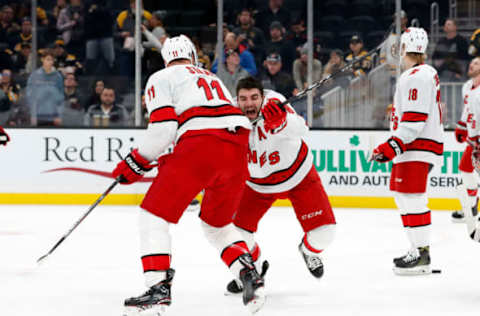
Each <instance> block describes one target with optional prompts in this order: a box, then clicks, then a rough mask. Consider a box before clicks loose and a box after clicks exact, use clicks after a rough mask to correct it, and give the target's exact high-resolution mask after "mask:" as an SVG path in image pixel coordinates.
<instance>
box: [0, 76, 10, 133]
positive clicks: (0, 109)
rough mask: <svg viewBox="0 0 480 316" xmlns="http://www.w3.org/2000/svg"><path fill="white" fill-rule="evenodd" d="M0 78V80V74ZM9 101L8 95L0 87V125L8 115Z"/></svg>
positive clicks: (6, 119) (5, 120)
mask: <svg viewBox="0 0 480 316" xmlns="http://www.w3.org/2000/svg"><path fill="white" fill-rule="evenodd" d="M0 80H2V78H1V75H0ZM10 109H11V102H10V100H9V99H8V95H7V94H6V93H5V92H4V91H3V90H1V89H0V126H1V125H5V123H7V121H8V118H9V116H10Z"/></svg>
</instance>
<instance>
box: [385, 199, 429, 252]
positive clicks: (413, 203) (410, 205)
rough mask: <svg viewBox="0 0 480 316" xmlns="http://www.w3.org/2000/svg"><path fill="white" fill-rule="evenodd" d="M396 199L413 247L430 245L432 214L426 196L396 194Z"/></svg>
mask: <svg viewBox="0 0 480 316" xmlns="http://www.w3.org/2000/svg"><path fill="white" fill-rule="evenodd" d="M394 197H395V203H396V204H397V207H398V209H399V211H400V214H401V216H402V221H403V226H404V229H405V232H406V234H407V237H408V240H409V241H410V244H411V245H412V247H413V248H418V247H425V246H428V245H430V230H431V214H430V211H429V209H428V207H427V202H428V199H427V196H426V194H425V193H418V194H417V193H414V194H412V193H409V194H407V193H398V192H395V195H394Z"/></svg>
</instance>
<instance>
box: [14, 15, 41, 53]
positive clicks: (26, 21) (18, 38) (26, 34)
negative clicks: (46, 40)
mask: <svg viewBox="0 0 480 316" xmlns="http://www.w3.org/2000/svg"><path fill="white" fill-rule="evenodd" d="M38 39H39V38H38V37H37V40H38ZM22 43H32V21H30V18H27V17H25V18H23V19H22V26H21V30H20V32H15V33H14V34H12V35H11V36H10V39H9V44H10V48H11V49H12V50H14V51H15V52H19V51H20V46H21V44H22ZM37 43H38V44H39V46H38V47H42V44H43V41H42V40H41V38H40V40H39V41H38V42H37Z"/></svg>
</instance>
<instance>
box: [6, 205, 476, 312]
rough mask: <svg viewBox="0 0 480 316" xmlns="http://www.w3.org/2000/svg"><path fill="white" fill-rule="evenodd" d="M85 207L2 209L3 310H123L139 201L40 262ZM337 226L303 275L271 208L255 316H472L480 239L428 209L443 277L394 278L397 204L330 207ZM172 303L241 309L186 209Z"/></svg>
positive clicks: (102, 213) (287, 224) (137, 281)
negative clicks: (319, 259) (318, 274)
mask: <svg viewBox="0 0 480 316" xmlns="http://www.w3.org/2000/svg"><path fill="white" fill-rule="evenodd" d="M86 208H87V207H86V206H73V207H72V206H5V205H4V206H0V315H2V316H87V315H88V316H91V315H93V316H96V315H99V316H100V315H101V316H109V315H112V316H120V315H121V311H122V303H123V300H124V299H125V298H127V297H130V296H136V295H139V294H141V293H143V292H144V291H145V288H144V285H143V278H142V271H141V265H140V261H139V251H138V236H137V208H135V207H118V206H100V207H98V209H95V210H94V212H93V213H91V214H90V216H89V217H87V219H86V220H85V222H83V223H82V224H81V225H80V226H79V228H78V229H77V230H75V231H74V232H73V233H72V235H70V237H69V238H68V239H67V240H66V241H65V242H64V243H63V244H62V245H60V247H59V248H58V249H57V250H56V251H55V252H54V253H53V254H52V255H51V256H49V257H48V259H47V262H46V263H45V264H44V265H43V266H42V267H40V268H37V267H36V264H35V262H36V259H37V258H38V257H39V256H41V255H42V254H44V253H45V252H46V251H48V250H49V249H50V247H51V246H53V244H54V243H55V242H56V241H57V240H58V239H59V238H60V237H61V236H62V235H63V234H64V233H65V232H66V231H67V230H68V229H69V228H70V227H71V226H72V225H73V223H74V222H75V221H76V220H77V219H78V218H79V217H80V216H81V215H82V214H83V213H84V212H85V211H86ZM335 211H336V217H337V221H338V231H337V236H336V240H335V242H334V243H333V244H332V245H331V247H330V248H329V249H328V250H327V251H325V253H324V258H325V260H324V261H325V275H324V277H323V278H322V279H321V280H320V281H317V280H315V279H314V278H313V277H311V276H310V274H309V272H308V271H307V269H306V267H305V264H304V262H303V259H302V258H301V257H300V254H299V253H298V251H297V245H298V243H299V240H300V238H301V235H302V232H301V229H300V225H299V224H298V223H297V221H296V219H295V217H294V215H293V212H292V210H291V209H290V208H273V209H272V210H270V212H269V213H268V214H267V215H266V216H265V218H264V219H263V220H262V222H261V224H260V227H259V233H258V238H257V239H258V241H259V243H260V246H261V248H262V251H263V255H264V258H265V259H268V260H269V262H270V266H271V267H270V270H269V271H268V273H267V276H266V286H267V291H268V298H267V302H266V304H265V306H264V308H263V310H262V311H261V312H260V313H258V314H257V315H259V316H267V315H268V316H283V315H285V316H293V315H295V316H296V315H326V316H330V315H332V316H337V315H338V316H340V315H368V316H376V315H382V316H384V315H402V316H403V315H409V316H411V315H419V316H420V315H421V316H425V315H435V316H437V315H462V316H463V315H478V314H479V312H480V286H479V284H480V283H479V273H478V271H479V268H480V244H476V243H474V242H473V241H471V240H469V239H468V238H467V234H466V228H465V225H463V224H453V223H451V222H450V212H434V213H433V235H432V237H433V242H432V245H431V255H432V266H433V268H435V269H442V274H433V275H428V276H416V277H400V276H395V275H394V274H393V272H392V258H393V257H395V256H398V255H403V254H404V252H405V251H406V250H407V248H408V243H407V240H406V237H405V236H404V233H403V231H402V229H401V224H400V218H399V215H398V213H397V212H396V211H393V210H359V209H336V210H335ZM172 235H173V249H174V256H173V263H172V264H173V268H175V269H176V275H175V278H174V285H173V289H172V290H173V304H172V306H171V307H170V309H169V310H168V311H169V313H168V315H169V316H189V315H202V316H203V315H208V316H211V315H215V316H216V315H228V316H236V315H249V313H248V311H247V310H246V309H245V308H244V307H243V305H242V303H241V298H240V297H226V296H224V294H223V293H224V288H225V285H226V284H227V282H228V281H230V280H231V275H230V273H229V272H228V270H227V269H226V267H225V266H224V265H223V263H222V262H221V261H220V258H219V254H218V253H217V252H216V251H215V250H214V249H213V248H211V247H210V245H209V244H208V243H207V241H206V240H205V239H204V237H203V235H202V232H201V230H200V225H199V219H198V217H197V214H196V213H192V212H189V213H185V214H184V216H183V218H182V219H181V221H180V224H179V225H177V226H176V227H174V229H173V230H172Z"/></svg>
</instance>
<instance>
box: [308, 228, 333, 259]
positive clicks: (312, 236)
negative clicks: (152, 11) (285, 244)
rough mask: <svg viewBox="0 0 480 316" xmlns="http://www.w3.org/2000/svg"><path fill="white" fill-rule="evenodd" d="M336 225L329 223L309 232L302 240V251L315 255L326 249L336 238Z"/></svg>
mask: <svg viewBox="0 0 480 316" xmlns="http://www.w3.org/2000/svg"><path fill="white" fill-rule="evenodd" d="M335 232H336V225H335V224H329V225H323V226H320V227H317V228H315V229H312V230H311V231H309V232H307V233H306V234H305V236H304V239H303V242H302V246H301V248H302V251H303V252H304V253H306V254H308V255H315V254H318V253H320V252H322V251H323V250H325V249H326V248H327V247H328V246H329V245H330V244H331V243H332V241H333V239H334V238H335Z"/></svg>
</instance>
